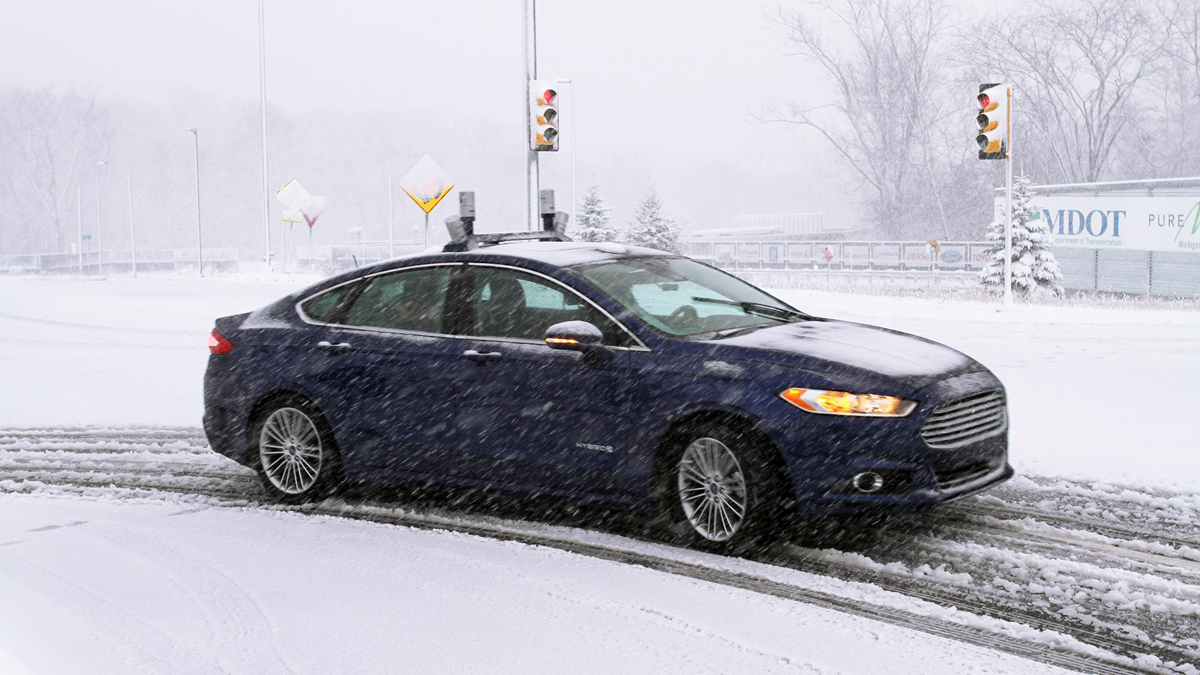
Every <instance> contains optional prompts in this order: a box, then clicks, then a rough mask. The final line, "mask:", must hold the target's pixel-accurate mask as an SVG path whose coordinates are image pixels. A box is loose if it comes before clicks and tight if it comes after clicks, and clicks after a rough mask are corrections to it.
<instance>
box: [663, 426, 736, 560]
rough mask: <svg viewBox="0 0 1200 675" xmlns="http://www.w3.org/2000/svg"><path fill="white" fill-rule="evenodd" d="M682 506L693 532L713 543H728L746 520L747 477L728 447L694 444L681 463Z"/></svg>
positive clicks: (706, 442) (712, 440)
mask: <svg viewBox="0 0 1200 675" xmlns="http://www.w3.org/2000/svg"><path fill="white" fill-rule="evenodd" d="M677 480H678V489H679V503H680V505H681V506H682V507H683V514H684V516H686V517H687V519H688V522H689V523H690V524H691V526H692V528H693V529H694V530H695V531H696V532H697V533H698V534H699V535H700V536H702V537H704V538H705V539H708V540H709V541H727V540H729V539H730V538H731V537H733V535H735V534H737V532H738V530H740V529H741V527H742V524H743V523H744V522H745V520H746V503H747V498H746V492H747V490H746V475H745V473H743V472H742V465H741V464H740V463H739V462H738V459H737V456H736V455H734V454H733V451H732V450H730V449H729V448H728V447H726V445H725V444H724V443H722V442H721V441H718V440H717V439H715V438H698V439H696V440H694V441H692V442H691V444H690V445H688V446H687V448H686V449H685V450H684V451H683V456H682V457H680V459H679V469H678V472H677Z"/></svg>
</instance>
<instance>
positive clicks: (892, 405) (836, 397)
mask: <svg viewBox="0 0 1200 675" xmlns="http://www.w3.org/2000/svg"><path fill="white" fill-rule="evenodd" d="M779 396H780V398H782V399H783V400H785V401H787V402H788V403H791V404H792V405H794V406H796V407H797V408H799V409H801V410H806V411H808V412H811V413H820V414H822V415H866V416H870V417H904V416H905V415H907V414H909V413H910V412H912V411H913V408H916V407H917V402H916V401H906V400H904V399H902V398H896V397H895V396H883V395H881V394H851V393H850V392H848V391H826V390H824V389H797V388H795V387H793V388H791V389H785V390H783V391H782V392H780V394H779Z"/></svg>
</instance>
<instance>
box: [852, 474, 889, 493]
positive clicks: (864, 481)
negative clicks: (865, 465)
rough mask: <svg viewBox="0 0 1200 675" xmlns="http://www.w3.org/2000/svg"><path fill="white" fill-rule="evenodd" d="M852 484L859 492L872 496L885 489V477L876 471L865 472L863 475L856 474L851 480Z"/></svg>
mask: <svg viewBox="0 0 1200 675" xmlns="http://www.w3.org/2000/svg"><path fill="white" fill-rule="evenodd" d="M850 484H851V485H853V486H854V489H855V490H858V491H859V492H864V493H866V494H871V493H872V492H879V491H880V490H882V489H883V476H880V475H879V474H877V473H875V472H874V471H863V472H862V473H856V474H854V477H853V478H851V479H850Z"/></svg>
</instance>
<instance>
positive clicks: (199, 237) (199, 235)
mask: <svg viewBox="0 0 1200 675" xmlns="http://www.w3.org/2000/svg"><path fill="white" fill-rule="evenodd" d="M184 131H190V132H191V133H192V142H193V144H194V146H195V149H196V265H197V266H198V267H199V268H200V276H202V277H203V276H204V234H203V230H201V229H200V132H199V131H198V130H197V129H196V127H192V128H191V129H184Z"/></svg>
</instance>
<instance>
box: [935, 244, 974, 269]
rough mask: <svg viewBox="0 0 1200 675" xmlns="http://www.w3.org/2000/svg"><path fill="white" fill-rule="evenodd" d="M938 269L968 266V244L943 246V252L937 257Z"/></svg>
mask: <svg viewBox="0 0 1200 675" xmlns="http://www.w3.org/2000/svg"><path fill="white" fill-rule="evenodd" d="M937 264H938V267H963V266H965V265H966V264H967V245H966V244H942V252H941V253H939V254H938V255H937Z"/></svg>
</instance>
